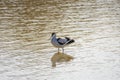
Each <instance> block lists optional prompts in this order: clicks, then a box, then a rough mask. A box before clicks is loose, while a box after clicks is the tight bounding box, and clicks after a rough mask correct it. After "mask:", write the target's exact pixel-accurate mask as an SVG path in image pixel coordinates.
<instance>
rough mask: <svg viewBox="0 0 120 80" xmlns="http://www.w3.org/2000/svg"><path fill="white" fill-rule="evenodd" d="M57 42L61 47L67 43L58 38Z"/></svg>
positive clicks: (65, 40)
mask: <svg viewBox="0 0 120 80" xmlns="http://www.w3.org/2000/svg"><path fill="white" fill-rule="evenodd" d="M57 41H58V43H59V44H61V45H63V44H65V43H66V42H67V39H62V38H58V39H57Z"/></svg>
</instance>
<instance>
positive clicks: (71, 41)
mask: <svg viewBox="0 0 120 80" xmlns="http://www.w3.org/2000/svg"><path fill="white" fill-rule="evenodd" d="M73 42H75V40H73V39H71V40H70V41H69V42H68V43H67V44H71V43H73Z"/></svg>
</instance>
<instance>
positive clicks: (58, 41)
mask: <svg viewBox="0 0 120 80" xmlns="http://www.w3.org/2000/svg"><path fill="white" fill-rule="evenodd" d="M73 42H75V40H74V39H70V38H69V37H64V38H57V37H56V33H54V32H53V33H52V35H51V43H52V45H53V46H54V47H56V48H58V53H59V48H62V53H64V47H65V46H67V45H69V44H71V43H73Z"/></svg>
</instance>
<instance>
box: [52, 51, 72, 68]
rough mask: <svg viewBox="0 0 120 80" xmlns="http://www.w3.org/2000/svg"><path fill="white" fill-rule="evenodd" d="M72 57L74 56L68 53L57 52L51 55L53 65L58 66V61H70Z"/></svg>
mask: <svg viewBox="0 0 120 80" xmlns="http://www.w3.org/2000/svg"><path fill="white" fill-rule="evenodd" d="M72 59H73V57H72V56H70V55H68V54H65V53H64V54H63V53H60V52H57V53H55V54H54V55H53V56H52V57H51V62H52V67H56V63H57V62H68V61H70V60H72Z"/></svg>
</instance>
